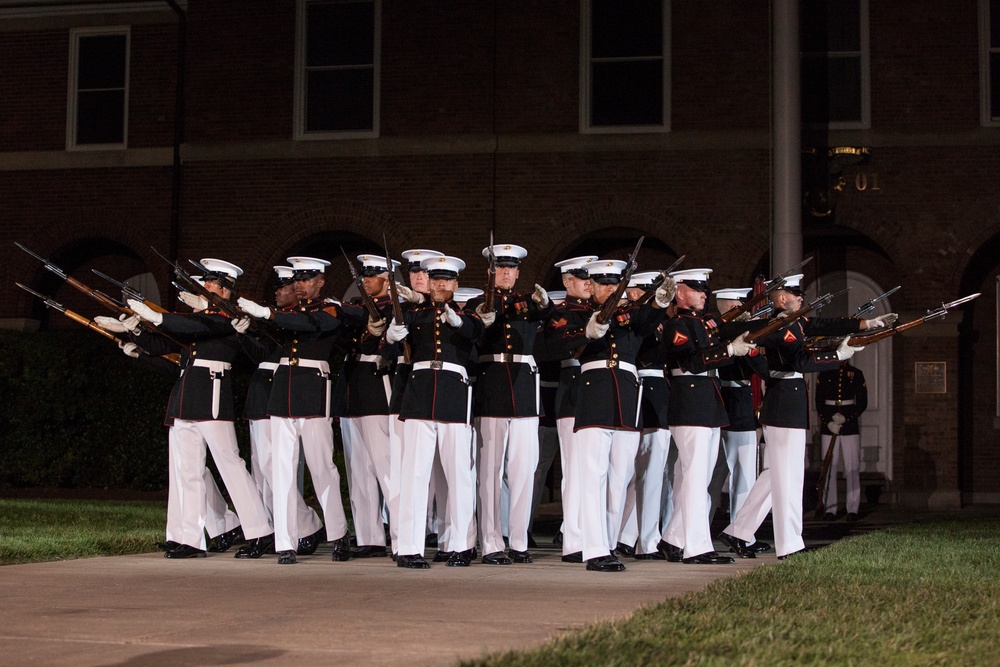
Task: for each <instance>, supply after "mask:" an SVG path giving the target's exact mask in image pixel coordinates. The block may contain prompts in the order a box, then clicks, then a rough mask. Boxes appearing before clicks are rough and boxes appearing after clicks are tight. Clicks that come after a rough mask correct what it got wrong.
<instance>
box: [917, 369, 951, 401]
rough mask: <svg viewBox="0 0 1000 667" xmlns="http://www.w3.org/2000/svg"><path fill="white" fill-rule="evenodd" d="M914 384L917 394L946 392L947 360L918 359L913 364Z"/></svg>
mask: <svg viewBox="0 0 1000 667" xmlns="http://www.w3.org/2000/svg"><path fill="white" fill-rule="evenodd" d="M913 377H914V384H915V385H916V389H915V391H916V393H918V394H946V393H948V362H946V361H918V362H916V363H915V364H913Z"/></svg>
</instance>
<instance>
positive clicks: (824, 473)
mask: <svg viewBox="0 0 1000 667" xmlns="http://www.w3.org/2000/svg"><path fill="white" fill-rule="evenodd" d="M838 435H839V434H838V433H834V434H833V436H832V437H831V438H830V448H829V449H827V450H826V455H825V456H824V457H823V466H822V467H821V468H820V471H819V480H817V481H816V495H817V498H816V518H817V519H818V518H820V517H821V516H823V510H824V509H825V507H826V503H824V502H823V496H825V495H826V487H827V485H828V484H829V483H830V480H829V479H827V478H828V477H829V476H830V468H831V466H832V464H833V448H834V446H836V444H837V436H838Z"/></svg>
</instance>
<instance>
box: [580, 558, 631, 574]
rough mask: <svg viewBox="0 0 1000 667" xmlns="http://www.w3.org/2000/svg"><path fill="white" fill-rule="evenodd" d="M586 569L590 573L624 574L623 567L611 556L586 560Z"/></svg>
mask: <svg viewBox="0 0 1000 667" xmlns="http://www.w3.org/2000/svg"><path fill="white" fill-rule="evenodd" d="M587 569H588V570H590V571H591V572H624V571H625V566H624V565H622V563H621V561H619V560H617V559H615V558H612V557H611V556H600V557H599V558H589V559H587Z"/></svg>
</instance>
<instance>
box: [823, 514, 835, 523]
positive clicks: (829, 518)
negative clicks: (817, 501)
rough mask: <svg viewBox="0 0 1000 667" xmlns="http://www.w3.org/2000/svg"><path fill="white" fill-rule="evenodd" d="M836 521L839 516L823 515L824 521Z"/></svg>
mask: <svg viewBox="0 0 1000 667" xmlns="http://www.w3.org/2000/svg"><path fill="white" fill-rule="evenodd" d="M836 520H837V515H836V514H834V513H833V512H827V513H826V514H824V515H823V521H836Z"/></svg>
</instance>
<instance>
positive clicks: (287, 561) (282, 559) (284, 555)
mask: <svg viewBox="0 0 1000 667" xmlns="http://www.w3.org/2000/svg"><path fill="white" fill-rule="evenodd" d="M298 562H299V559H298V558H296V557H295V552H294V551H292V550H291V549H289V550H288V551H282V552H281V553H280V554H278V565H294V564H295V563H298Z"/></svg>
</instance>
